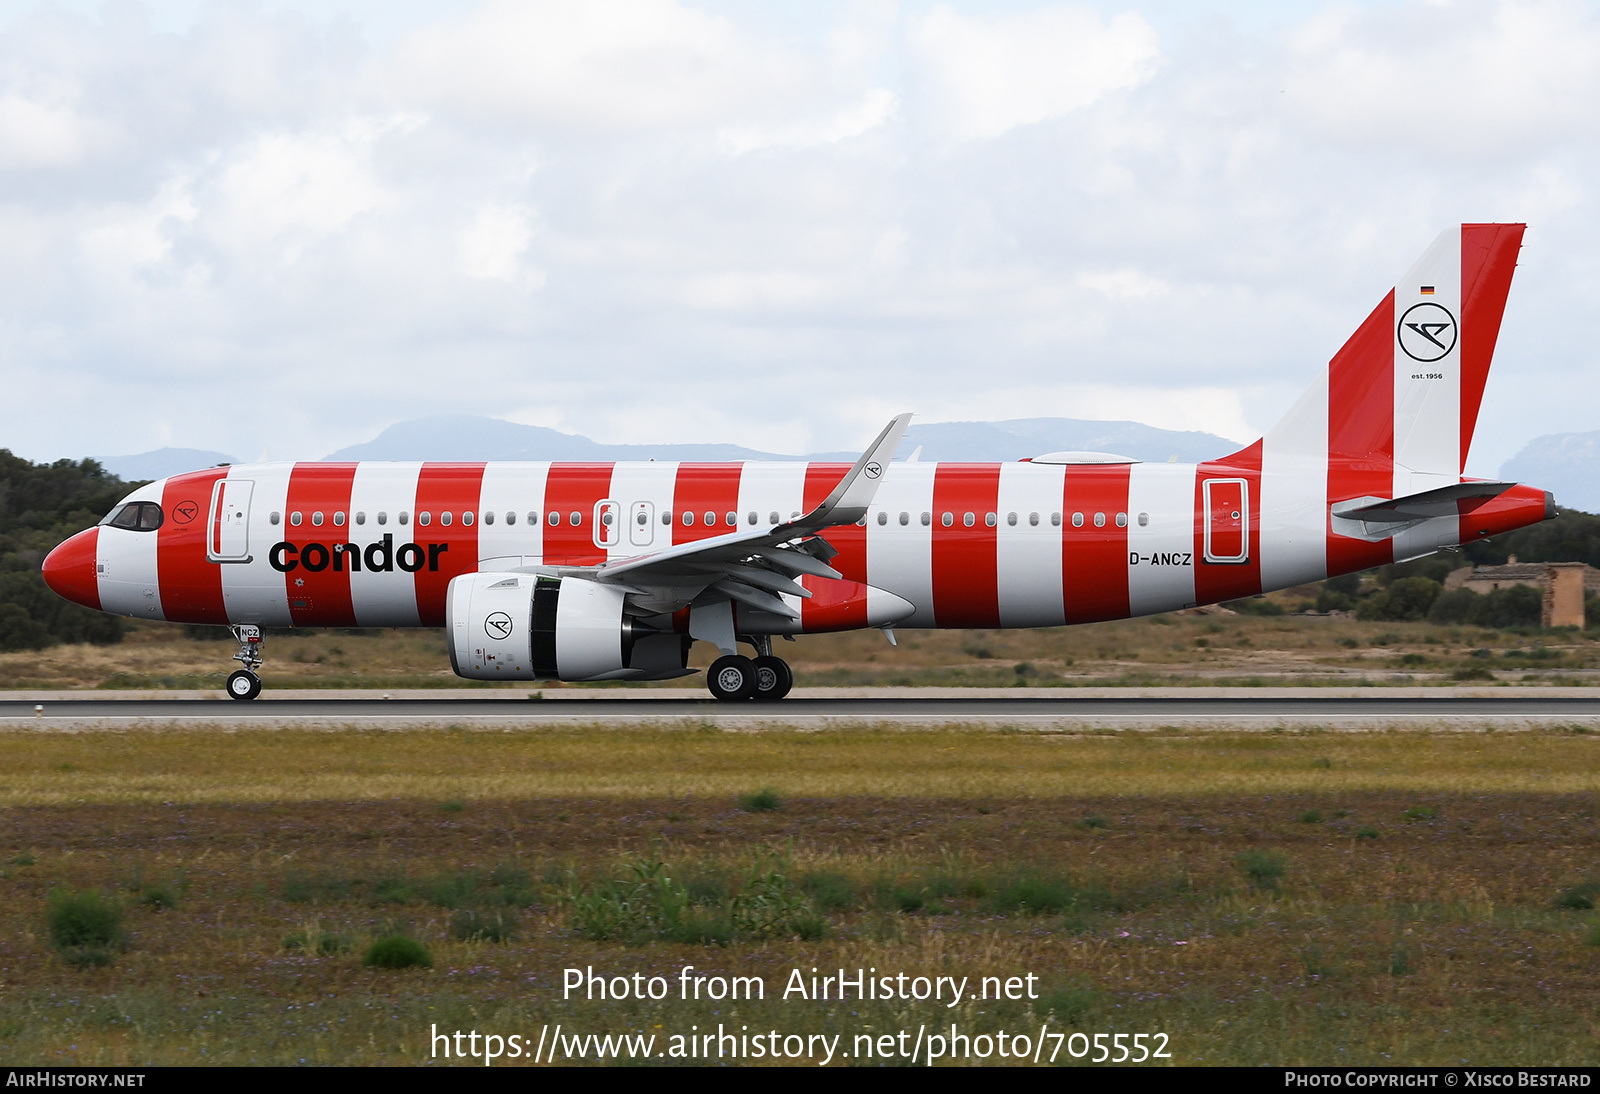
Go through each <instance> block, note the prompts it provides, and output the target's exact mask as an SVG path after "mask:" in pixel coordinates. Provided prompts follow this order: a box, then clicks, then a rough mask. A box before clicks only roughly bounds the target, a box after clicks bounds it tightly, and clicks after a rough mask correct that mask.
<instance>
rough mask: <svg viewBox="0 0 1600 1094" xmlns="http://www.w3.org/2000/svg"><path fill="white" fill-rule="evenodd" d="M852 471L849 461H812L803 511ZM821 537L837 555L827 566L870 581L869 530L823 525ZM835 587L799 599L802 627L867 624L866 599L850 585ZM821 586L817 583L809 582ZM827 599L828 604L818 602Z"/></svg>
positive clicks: (844, 627)
mask: <svg viewBox="0 0 1600 1094" xmlns="http://www.w3.org/2000/svg"><path fill="white" fill-rule="evenodd" d="M849 470H850V465H849V464H847V463H811V464H807V465H806V484H805V487H804V489H803V490H802V491H801V494H800V511H801V512H802V513H809V512H811V510H813V509H815V508H816V507H817V506H819V505H821V504H822V503H823V502H824V501H825V500H827V497H828V495H829V494H831V493H833V488H834V487H835V486H838V485H839V480H840V479H842V478H844V477H845V474H846V473H847V472H848V471H849ZM822 538H823V539H825V540H827V541H828V543H829V544H830V545H831V546H832V547H833V549H834V550H836V551H838V552H839V553H838V555H836V556H835V557H833V558H831V559H829V560H828V565H829V566H832V567H833V568H834V569H835V570H838V571H839V572H840V573H841V574H843V575H844V576H845V578H846V579H847V580H849V581H852V582H859V583H861V584H862V585H865V584H866V580H867V530H866V529H865V528H863V527H861V526H860V525H858V524H843V525H840V526H838V527H837V528H824V529H823V530H822ZM831 584H833V585H834V586H836V588H833V589H831V590H829V592H828V593H827V594H823V595H819V596H814V597H812V598H811V599H810V600H802V601H801V602H800V626H801V627H802V628H804V629H806V630H810V629H812V627H815V628H816V629H817V630H828V631H842V630H850V629H852V628H855V627H865V626H866V625H867V598H866V597H865V596H857V595H856V594H855V592H854V591H851V588H850V587H849V586H844V585H842V584H841V583H839V582H837V581H835V582H831ZM808 587H809V588H813V589H815V588H818V587H819V586H818V585H809V586H808ZM819 600H823V601H827V603H826V604H824V603H818V601H819Z"/></svg>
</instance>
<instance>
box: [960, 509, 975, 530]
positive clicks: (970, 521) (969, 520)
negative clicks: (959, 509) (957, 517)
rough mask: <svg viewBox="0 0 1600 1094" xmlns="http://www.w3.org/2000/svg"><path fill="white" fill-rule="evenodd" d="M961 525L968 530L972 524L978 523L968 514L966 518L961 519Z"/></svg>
mask: <svg viewBox="0 0 1600 1094" xmlns="http://www.w3.org/2000/svg"><path fill="white" fill-rule="evenodd" d="M961 523H962V524H965V525H966V526H967V527H968V528H971V527H972V526H973V525H974V524H976V523H978V521H977V518H976V517H974V516H973V515H972V514H971V513H968V514H967V515H966V516H964V517H962V518H961Z"/></svg>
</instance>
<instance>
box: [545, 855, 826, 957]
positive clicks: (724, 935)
mask: <svg viewBox="0 0 1600 1094" xmlns="http://www.w3.org/2000/svg"><path fill="white" fill-rule="evenodd" d="M567 899H568V902H569V903H570V905H571V907H572V919H573V926H574V927H575V928H576V929H577V931H578V933H580V934H582V935H583V936H584V937H586V938H592V939H594V940H596V941H602V942H603V941H613V940H614V941H623V942H643V941H647V940H649V939H652V938H658V939H664V940H667V941H673V942H716V943H725V942H730V941H734V940H736V939H760V938H775V937H776V938H782V937H792V936H796V935H801V934H802V933H805V934H810V935H815V933H816V931H818V930H820V929H822V928H821V927H819V926H818V925H817V922H816V921H817V919H818V916H817V912H816V910H815V908H813V907H812V905H811V902H810V900H809V899H807V897H806V894H805V893H804V892H802V891H801V890H800V888H799V887H797V886H796V885H794V883H793V882H791V881H790V879H789V876H788V873H787V872H786V870H785V869H784V867H783V864H782V863H781V862H777V863H769V864H767V865H765V866H761V865H757V866H753V867H751V869H750V870H749V871H748V872H747V873H746V874H745V876H744V878H743V879H742V880H741V881H740V883H739V884H738V886H737V887H736V888H734V889H733V891H732V892H731V893H730V894H729V895H728V896H727V898H726V899H725V900H723V901H722V902H721V903H720V904H717V905H715V906H712V907H706V906H704V905H696V904H695V903H694V901H693V899H692V898H691V896H690V893H689V889H688V886H687V885H685V884H684V883H683V882H682V881H679V880H676V879H674V878H673V877H672V876H671V875H670V874H669V873H668V868H667V865H666V863H664V862H662V861H661V860H660V859H654V858H652V859H640V860H637V861H635V862H633V863H632V864H630V866H629V876H623V877H620V878H608V879H605V880H602V881H599V882H596V883H594V884H592V885H589V886H587V887H586V888H582V889H577V888H575V889H573V890H572V892H571V893H570V894H569V895H568V898H567Z"/></svg>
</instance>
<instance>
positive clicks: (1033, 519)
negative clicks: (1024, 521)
mask: <svg viewBox="0 0 1600 1094" xmlns="http://www.w3.org/2000/svg"><path fill="white" fill-rule="evenodd" d="M1028 523H1029V524H1033V525H1037V524H1038V523H1039V514H1038V513H1029V514H1028Z"/></svg>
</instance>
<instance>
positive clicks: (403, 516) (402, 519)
mask: <svg viewBox="0 0 1600 1094" xmlns="http://www.w3.org/2000/svg"><path fill="white" fill-rule="evenodd" d="M399 519H400V523H401V524H405V523H407V522H408V521H410V520H411V514H410V513H408V512H406V511H405V510H404V509H402V510H400V518H399Z"/></svg>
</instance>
